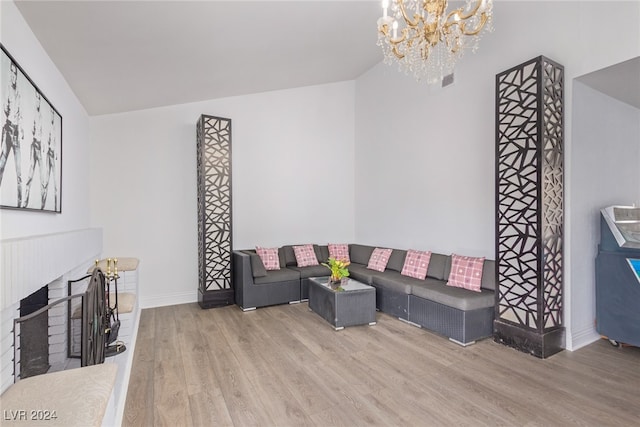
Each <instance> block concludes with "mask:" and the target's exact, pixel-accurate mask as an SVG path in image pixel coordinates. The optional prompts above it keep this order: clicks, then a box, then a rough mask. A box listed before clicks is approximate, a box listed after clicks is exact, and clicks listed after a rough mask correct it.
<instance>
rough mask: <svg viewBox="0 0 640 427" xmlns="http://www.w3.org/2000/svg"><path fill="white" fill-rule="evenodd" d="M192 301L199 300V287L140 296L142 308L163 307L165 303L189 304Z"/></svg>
mask: <svg viewBox="0 0 640 427" xmlns="http://www.w3.org/2000/svg"><path fill="white" fill-rule="evenodd" d="M191 302H198V290H197V289H194V290H193V292H178V293H174V294H164V295H154V296H151V297H145V298H140V308H153V307H163V306H165V305H176V304H188V303H191Z"/></svg>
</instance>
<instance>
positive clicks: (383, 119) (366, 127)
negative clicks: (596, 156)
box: [355, 1, 640, 348]
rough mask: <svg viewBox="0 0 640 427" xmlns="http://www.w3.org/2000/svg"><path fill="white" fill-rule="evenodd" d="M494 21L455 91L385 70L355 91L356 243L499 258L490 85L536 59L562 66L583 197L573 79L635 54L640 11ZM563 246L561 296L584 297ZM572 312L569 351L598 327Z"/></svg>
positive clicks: (590, 9)
mask: <svg viewBox="0 0 640 427" xmlns="http://www.w3.org/2000/svg"><path fill="white" fill-rule="evenodd" d="M494 10H495V12H494V17H495V19H494V27H495V31H494V32H493V33H490V34H487V35H485V36H484V37H483V40H482V41H481V44H480V49H479V50H478V52H477V53H476V54H472V53H470V52H469V53H468V54H467V55H466V56H465V58H464V59H463V60H462V61H461V62H460V63H459V64H458V67H457V69H456V75H455V79H456V82H455V84H454V86H450V87H448V88H446V89H444V90H439V91H438V90H435V91H434V90H430V89H428V88H427V87H426V86H424V85H422V86H421V85H419V84H416V83H415V82H414V81H413V79H412V78H411V77H407V76H404V75H403V74H401V73H399V72H398V71H397V70H396V67H395V66H388V65H385V64H382V63H381V64H379V65H377V66H375V67H373V68H372V69H371V70H369V71H368V72H367V73H365V74H364V75H362V76H361V77H360V78H358V79H357V80H356V143H355V146H356V162H355V171H356V175H355V180H356V181H355V188H356V207H355V209H356V218H355V219H356V221H355V223H356V241H359V242H363V243H375V244H379V245H389V246H396V247H398V246H400V247H405V248H409V247H414V248H416V249H431V250H435V251H439V252H444V253H449V252H457V253H462V254H468V255H484V256H487V257H490V258H495V249H494V245H495V235H494V228H495V227H494V221H495V216H494V215H495V214H494V209H495V206H494V204H495V191H494V179H495V177H494V168H495V101H494V97H495V94H494V90H495V75H496V74H497V73H499V72H502V71H504V70H506V69H508V68H510V67H512V66H514V65H517V64H520V63H522V62H524V61H526V60H528V59H531V58H533V57H536V56H539V55H545V56H547V57H549V58H550V59H553V60H555V61H557V62H559V63H561V64H563V65H564V66H565V101H566V102H565V107H566V111H565V137H566V139H565V148H566V156H565V160H566V168H565V183H566V186H565V190H566V193H565V194H566V195H570V194H571V192H572V191H573V189H574V188H575V187H578V188H579V187H581V186H582V183H581V182H580V181H579V179H576V178H575V177H574V175H573V172H572V163H574V162H581V161H582V159H581V157H580V156H579V155H578V156H577V157H574V156H572V154H571V150H572V139H573V137H572V129H573V125H572V117H573V115H572V99H573V96H572V90H573V79H574V78H575V77H576V76H579V75H582V74H585V73H587V72H590V71H594V70H597V69H600V68H603V67H605V66H608V65H612V64H615V63H618V62H622V61H624V60H627V59H630V58H632V57H635V56H638V55H639V54H640V29H639V28H638V22H639V18H640V3H639V2H556V1H554V2H496V3H494ZM594 29H596V30H594ZM636 158H637V156H636ZM636 175H637V174H636ZM565 201H566V221H565V225H566V228H565V233H566V235H567V236H572V235H573V231H572V226H571V221H572V206H571V202H572V199H571V197H570V196H566V199H565ZM565 243H566V245H565V255H566V256H565V263H566V264H565V278H566V280H565V287H566V288H567V290H568V292H567V294H568V295H571V291H575V292H574V293H578V294H579V293H580V292H581V290H579V287H578V286H576V287H572V283H573V281H572V278H571V273H572V271H573V268H572V265H571V257H570V253H571V252H570V251H571V249H570V247H571V242H570V239H567V241H566V242H565ZM587 292H590V291H587ZM577 303H580V300H579V299H578V300H577ZM572 305H573V301H572V300H571V299H565V308H566V310H565V315H567V319H566V326H567V329H568V346H569V348H571V323H572V322H578V323H579V324H581V325H582V324H584V323H586V322H587V321H592V320H593V319H592V318H591V317H592V316H590V315H589V314H587V313H583V312H582V311H581V310H578V311H576V316H575V317H574V316H571V315H570V313H571V307H572ZM587 318H588V319H587Z"/></svg>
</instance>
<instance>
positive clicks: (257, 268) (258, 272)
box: [242, 250, 267, 277]
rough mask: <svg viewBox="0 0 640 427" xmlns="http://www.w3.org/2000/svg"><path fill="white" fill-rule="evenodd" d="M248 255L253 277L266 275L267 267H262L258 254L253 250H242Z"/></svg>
mask: <svg viewBox="0 0 640 427" xmlns="http://www.w3.org/2000/svg"><path fill="white" fill-rule="evenodd" d="M242 252H243V253H245V254H247V255H249V261H250V263H251V274H253V277H265V276H266V275H267V269H266V268H264V264H263V263H262V260H261V259H260V256H259V255H258V254H257V253H256V251H253V250H246V251H242Z"/></svg>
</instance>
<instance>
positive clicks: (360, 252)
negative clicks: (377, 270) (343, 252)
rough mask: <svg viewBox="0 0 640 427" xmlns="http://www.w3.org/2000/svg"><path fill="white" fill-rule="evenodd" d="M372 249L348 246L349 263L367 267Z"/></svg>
mask: <svg viewBox="0 0 640 427" xmlns="http://www.w3.org/2000/svg"><path fill="white" fill-rule="evenodd" d="M374 249H375V247H373V246H366V245H358V244H351V245H349V258H350V259H351V262H355V263H357V264H363V265H367V264H369V258H371V254H372V253H373V250H374Z"/></svg>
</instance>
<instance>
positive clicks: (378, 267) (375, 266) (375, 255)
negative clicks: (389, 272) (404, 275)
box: [367, 248, 393, 271]
mask: <svg viewBox="0 0 640 427" xmlns="http://www.w3.org/2000/svg"><path fill="white" fill-rule="evenodd" d="M392 251H393V250H392V249H383V248H375V249H374V250H373V252H372V253H371V258H369V263H368V264H367V268H368V269H370V270H375V271H384V270H385V269H386V268H387V264H388V263H389V257H390V256H391V252H392Z"/></svg>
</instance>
